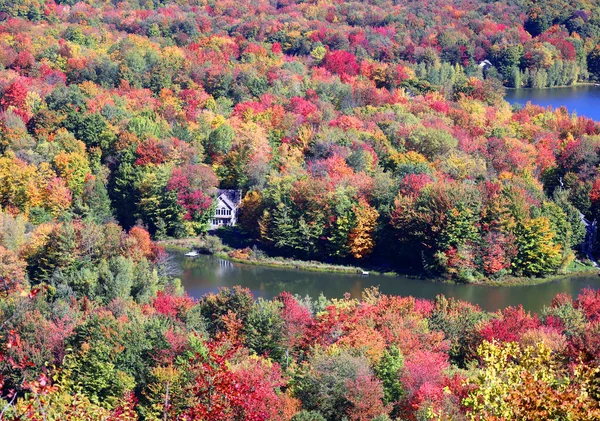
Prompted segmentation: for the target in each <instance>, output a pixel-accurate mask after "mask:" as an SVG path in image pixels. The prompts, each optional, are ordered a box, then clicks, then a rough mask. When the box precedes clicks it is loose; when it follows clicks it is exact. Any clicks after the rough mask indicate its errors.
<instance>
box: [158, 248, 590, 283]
mask: <svg viewBox="0 0 600 421" xmlns="http://www.w3.org/2000/svg"><path fill="white" fill-rule="evenodd" d="M158 243H159V244H161V245H162V246H163V247H165V249H167V251H169V250H172V251H175V252H179V253H185V252H188V251H191V250H195V251H200V252H201V253H202V254H205V255H212V256H215V257H217V258H220V259H225V260H228V261H230V262H233V263H239V264H244V265H249V266H257V267H265V268H276V269H288V270H295V271H305V272H316V273H337V274H348V275H357V274H359V275H363V274H364V276H368V275H379V276H386V277H390V278H391V277H404V278H411V279H415V280H422V281H425V282H429V283H437V284H451V285H476V286H493V287H518V286H534V285H542V284H547V283H551V282H556V281H561V280H565V279H568V278H570V277H573V276H586V275H590V274H594V273H598V268H595V267H592V266H586V265H583V264H581V263H579V264H580V265H581V268H579V269H576V270H572V271H570V272H568V273H564V274H553V275H548V276H544V277H539V278H538V277H535V278H533V277H517V276H506V277H503V278H499V279H486V280H484V281H478V282H470V283H464V282H456V281H452V280H450V279H446V278H441V277H437V278H436V277H430V276H424V275H415V274H410V273H401V272H397V271H387V272H382V271H377V270H369V271H365V270H364V269H362V268H361V267H359V266H350V265H335V264H329V263H324V262H319V261H314V260H297V259H290V258H286V257H271V256H265V257H263V258H259V259H257V258H247V259H246V258H239V257H235V256H232V255H231V253H232V252H239V251H240V250H237V249H234V250H231V251H229V252H226V251H217V252H209V251H207V250H203V247H202V246H201V245H199V244H198V243H199V239H197V238H186V239H168V240H161V241H159V242H158Z"/></svg>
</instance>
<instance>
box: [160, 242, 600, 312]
mask: <svg viewBox="0 0 600 421" xmlns="http://www.w3.org/2000/svg"><path fill="white" fill-rule="evenodd" d="M170 254H171V255H172V256H173V257H174V259H175V262H177V263H178V266H179V273H178V275H177V276H178V277H179V278H180V279H181V281H182V284H183V286H184V287H185V290H186V291H187V293H188V294H190V295H191V296H192V297H195V298H200V297H202V296H203V295H204V294H206V293H209V292H217V291H218V289H219V288H220V287H230V288H231V287H233V286H234V285H241V286H243V287H246V288H250V290H251V291H252V293H253V294H254V296H256V297H265V298H273V297H274V296H276V295H277V294H280V293H281V292H283V291H288V292H291V293H292V294H299V295H301V296H305V295H309V296H311V297H313V298H316V297H318V296H319V294H321V293H323V294H324V295H325V296H326V297H328V298H341V297H343V296H344V293H349V294H350V295H351V296H352V297H360V295H361V292H362V291H363V290H364V289H365V288H368V287H372V286H378V287H379V288H380V291H381V292H382V293H384V294H394V295H402V296H407V295H412V296H413V297H417V298H428V299H433V298H435V296H436V295H438V294H444V295H446V296H448V297H455V298H458V299H461V300H465V301H469V302H471V303H473V304H478V305H479V306H481V307H482V308H483V309H484V310H489V311H495V310H498V309H501V308H505V307H507V306H517V305H519V304H522V305H523V307H524V308H525V309H526V310H530V311H536V312H539V311H540V310H541V309H542V307H544V306H547V305H550V303H551V301H552V299H553V298H554V296H555V295H556V294H559V293H566V294H569V295H572V296H577V294H579V292H580V291H581V290H582V289H583V288H594V289H598V288H600V277H599V276H598V275H596V274H590V275H588V276H570V277H564V278H562V279H559V280H557V281H554V282H549V283H546V284H541V285H531V286H515V287H500V286H485V285H464V284H442V283H433V282H429V281H425V280H421V279H413V278H407V277H404V276H381V275H374V274H373V275H370V276H361V275H358V274H342V273H319V272H309V271H302V270H294V269H278V268H270V267H261V266H251V265H245V264H240V263H233V262H230V261H228V260H223V259H219V258H217V257H213V256H198V257H194V258H189V257H185V256H184V255H183V253H182V252H177V251H172V252H170Z"/></svg>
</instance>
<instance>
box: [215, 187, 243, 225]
mask: <svg viewBox="0 0 600 421" xmlns="http://www.w3.org/2000/svg"><path fill="white" fill-rule="evenodd" d="M241 201H242V191H241V190H229V189H219V190H217V206H216V207H215V214H214V216H213V217H212V219H211V221H210V229H217V228H219V227H222V226H234V225H235V223H236V222H237V210H238V206H240V203H241Z"/></svg>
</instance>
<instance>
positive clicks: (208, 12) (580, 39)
mask: <svg viewBox="0 0 600 421" xmlns="http://www.w3.org/2000/svg"><path fill="white" fill-rule="evenodd" d="M0 10H3V11H2V12H1V13H0V128H1V130H0V152H1V156H0V206H1V208H2V209H3V210H4V212H5V213H7V214H10V215H13V216H18V217H19V218H22V222H23V223H24V224H26V227H27V228H26V232H27V235H30V234H31V233H32V232H33V231H34V230H35V229H37V228H36V227H39V226H43V225H44V224H47V223H55V222H56V221H69V220H81V221H86V222H85V223H95V224H103V223H106V222H110V221H112V220H113V218H116V221H118V223H119V224H120V225H121V226H122V227H123V228H124V229H126V230H129V229H130V228H132V227H134V226H143V227H144V228H145V229H147V230H148V232H149V233H150V234H151V236H152V237H153V238H155V239H161V238H165V237H185V236H192V235H197V234H200V233H203V232H205V231H206V229H207V222H208V221H209V219H210V216H211V214H212V212H213V198H214V192H215V188H216V187H221V188H239V189H243V191H244V194H245V195H246V197H245V199H244V201H243V204H242V212H241V215H240V223H241V224H240V225H241V227H242V228H243V230H244V232H245V233H246V235H247V236H249V237H250V238H251V239H252V240H255V241H256V242H258V244H259V247H260V248H262V249H263V250H266V251H268V252H271V253H274V254H279V255H286V256H294V257H297V258H311V259H318V260H326V261H337V262H345V261H352V260H369V259H373V256H376V257H377V259H376V260H378V264H379V263H382V262H394V264H395V265H397V266H399V267H401V268H403V270H406V269H407V268H413V269H415V270H418V271H422V270H423V269H425V270H426V271H429V272H430V273H432V274H438V275H444V276H447V277H450V278H454V279H457V280H462V281H479V280H482V279H485V278H500V277H502V276H503V275H508V274H512V275H525V276H541V275H546V274H550V273H554V272H556V271H559V270H565V269H566V268H567V267H568V266H569V265H570V264H571V262H572V261H573V259H574V258H575V255H574V253H573V251H572V250H574V249H575V250H576V249H577V247H578V245H579V244H580V243H581V242H582V241H583V238H584V237H585V228H584V226H583V224H582V222H581V215H580V214H583V215H584V216H585V217H587V218H588V219H589V220H590V221H591V220H593V219H594V218H597V217H598V216H600V215H599V214H598V213H599V209H600V206H599V203H600V177H599V174H598V164H599V163H600V155H599V153H600V135H599V134H600V126H599V125H598V124H597V123H595V122H593V121H591V120H589V119H586V118H581V117H576V116H572V115H569V114H568V113H566V112H565V110H563V109H559V110H554V111H553V110H546V109H542V108H539V107H535V106H531V105H528V106H527V107H525V108H524V109H511V107H510V106H509V105H508V104H507V103H505V102H503V100H502V87H501V84H502V83H504V84H509V85H511V84H512V85H515V84H516V85H528V86H529V85H531V86H546V85H548V86H553V85H557V84H570V83H573V82H575V81H577V80H579V81H582V80H583V81H585V80H588V79H593V78H596V77H600V70H599V69H600V53H599V52H598V51H599V48H600V47H596V43H597V41H598V39H599V37H600V32H599V29H598V25H599V23H598V22H599V21H598V17H597V13H596V12H597V7H596V6H595V5H593V4H588V3H585V2H575V3H568V4H566V3H564V2H560V1H556V2H550V4H547V5H545V6H544V7H543V8H539V7H537V6H535V5H531V4H529V2H520V1H517V2H494V3H485V2H483V3H481V2H479V3H478V2H472V1H462V0H461V1H453V2H446V1H444V0H436V1H428V2H421V1H419V2H408V3H402V4H396V3H395V2H394V3H393V2H388V1H372V2H368V3H365V2H331V3H313V2H298V3H296V2H283V3H282V2H276V3H273V2H255V1H252V2H233V3H227V2H221V1H219V2H203V1H199V2H191V3H186V4H179V3H161V2H159V3H156V2H155V3H152V2H150V3H148V2H145V3H144V2H141V3H138V2H123V3H119V4H118V5H117V6H114V5H113V4H109V3H105V2H95V1H92V0H91V1H87V2H79V3H75V2H71V1H67V2H60V3H59V4H57V3H55V2H54V1H50V2H46V3H44V2H39V1H24V0H10V1H8V0H3V1H1V2H0ZM483 60H488V61H489V63H491V66H490V65H488V64H483V65H481V66H480V63H481V62H482V61H483ZM597 68H598V69H597ZM519 81H520V82H519ZM587 251H591V250H589V249H588V250H587ZM47 275H50V273H49V272H48V273H47ZM35 276H36V277H38V278H39V277H40V276H42V274H41V272H40V273H36V274H35Z"/></svg>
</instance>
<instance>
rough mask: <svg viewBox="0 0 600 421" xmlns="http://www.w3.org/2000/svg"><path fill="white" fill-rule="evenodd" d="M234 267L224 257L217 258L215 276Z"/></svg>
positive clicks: (221, 274)
mask: <svg viewBox="0 0 600 421" xmlns="http://www.w3.org/2000/svg"><path fill="white" fill-rule="evenodd" d="M233 269H234V266H233V263H231V262H230V261H229V260H226V259H219V267H218V268H217V269H216V270H215V274H216V275H217V276H219V277H220V276H223V275H225V274H226V273H227V272H229V271H231V270H233Z"/></svg>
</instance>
